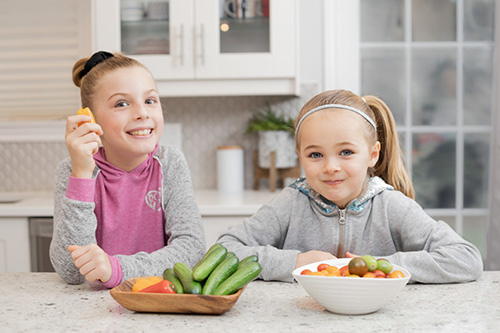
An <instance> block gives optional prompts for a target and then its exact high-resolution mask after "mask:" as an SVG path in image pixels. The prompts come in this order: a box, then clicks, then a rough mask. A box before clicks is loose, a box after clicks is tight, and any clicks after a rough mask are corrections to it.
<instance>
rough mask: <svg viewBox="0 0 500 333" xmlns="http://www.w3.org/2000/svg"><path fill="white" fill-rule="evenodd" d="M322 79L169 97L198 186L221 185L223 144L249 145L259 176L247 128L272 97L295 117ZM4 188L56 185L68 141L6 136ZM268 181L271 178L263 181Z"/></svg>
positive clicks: (249, 175)
mask: <svg viewBox="0 0 500 333" xmlns="http://www.w3.org/2000/svg"><path fill="white" fill-rule="evenodd" d="M317 92H318V89H317V85H316V84H303V85H302V86H301V96H298V97H293V96H292V97H290V96H234V97H233V96H231V97H182V98H172V97H170V98H163V99H162V105H163V112H164V116H165V122H167V123H180V124H181V126H182V150H183V153H184V155H185V156H186V160H187V163H188V165H189V168H190V171H191V176H192V181H193V186H194V187H195V188H199V189H215V188H216V186H217V179H216V174H217V173H216V171H217V170H216V150H217V147H218V146H221V145H240V146H242V147H243V149H244V151H245V188H247V189H250V188H251V187H252V181H253V162H252V152H253V150H254V149H256V146H257V138H256V136H255V135H251V134H245V130H246V126H247V123H248V120H249V119H250V118H251V116H252V115H253V113H254V112H256V111H258V110H263V109H264V108H265V104H266V102H269V103H270V104H271V106H272V107H273V109H275V110H278V111H280V112H283V113H285V114H286V115H289V116H292V117H295V116H296V115H297V114H298V112H299V111H300V109H301V108H302V106H303V105H304V103H305V102H307V100H309V98H311V97H312V96H314V95H315V94H316V93H317ZM0 151H1V154H0V192H12V191H16V192H17V191H51V190H52V189H53V187H54V170H55V167H56V166H57V163H59V161H61V160H62V159H63V158H65V157H66V156H68V153H67V150H66V145H65V143H64V142H0ZM262 186H265V184H262Z"/></svg>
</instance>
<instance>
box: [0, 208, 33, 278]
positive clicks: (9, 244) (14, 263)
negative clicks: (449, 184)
mask: <svg viewBox="0 0 500 333" xmlns="http://www.w3.org/2000/svg"><path fill="white" fill-rule="evenodd" d="M29 271H30V243H29V230H28V219H27V218H14V217H12V218H7V217H6V218H0V273H5V272H29Z"/></svg>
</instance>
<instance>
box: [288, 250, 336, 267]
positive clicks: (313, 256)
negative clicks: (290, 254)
mask: <svg viewBox="0 0 500 333" xmlns="http://www.w3.org/2000/svg"><path fill="white" fill-rule="evenodd" d="M330 259H337V257H335V256H334V255H333V254H331V253H330V252H323V251H307V252H304V253H299V255H297V260H296V261H295V268H297V267H301V266H304V265H307V264H310V263H313V262H317V261H322V260H330Z"/></svg>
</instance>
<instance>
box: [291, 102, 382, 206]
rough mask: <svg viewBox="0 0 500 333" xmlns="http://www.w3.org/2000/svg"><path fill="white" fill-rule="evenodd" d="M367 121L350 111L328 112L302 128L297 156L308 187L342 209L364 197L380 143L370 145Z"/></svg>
mask: <svg viewBox="0 0 500 333" xmlns="http://www.w3.org/2000/svg"><path fill="white" fill-rule="evenodd" d="M364 122H366V120H365V119H363V118H362V117H361V116H360V115H358V114H356V113H354V112H352V111H349V110H341V109H336V110H331V109H326V110H322V111H318V112H315V113H313V114H311V115H310V116H308V117H307V118H306V119H304V121H303V122H302V125H301V126H300V129H299V133H298V138H297V140H299V145H298V152H297V153H298V155H299V159H300V163H301V165H302V167H303V168H304V171H305V174H306V179H307V182H308V183H309V185H311V187H312V188H313V189H314V190H315V191H316V192H318V193H320V194H321V195H322V196H323V197H325V198H327V199H328V200H330V201H331V202H333V203H334V204H336V205H337V206H338V207H339V208H344V207H345V206H346V205H347V204H348V203H349V202H350V201H351V200H353V199H355V198H356V197H358V196H359V194H361V192H362V190H363V185H364V182H365V180H366V177H367V174H368V168H369V167H373V166H375V164H376V163H377V160H378V156H379V151H380V143H379V142H378V141H377V142H376V143H375V144H374V145H371V144H369V143H368V140H367V135H368V133H367V130H366V128H365V126H366V124H365V123H364Z"/></svg>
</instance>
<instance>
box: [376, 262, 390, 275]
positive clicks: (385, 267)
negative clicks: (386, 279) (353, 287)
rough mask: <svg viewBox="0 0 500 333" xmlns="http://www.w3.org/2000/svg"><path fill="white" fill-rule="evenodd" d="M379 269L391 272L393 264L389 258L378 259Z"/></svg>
mask: <svg viewBox="0 0 500 333" xmlns="http://www.w3.org/2000/svg"><path fill="white" fill-rule="evenodd" d="M377 269H378V270H381V271H382V272H384V273H385V274H389V273H390V272H391V271H392V264H391V263H390V262H389V261H388V260H387V259H377Z"/></svg>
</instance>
